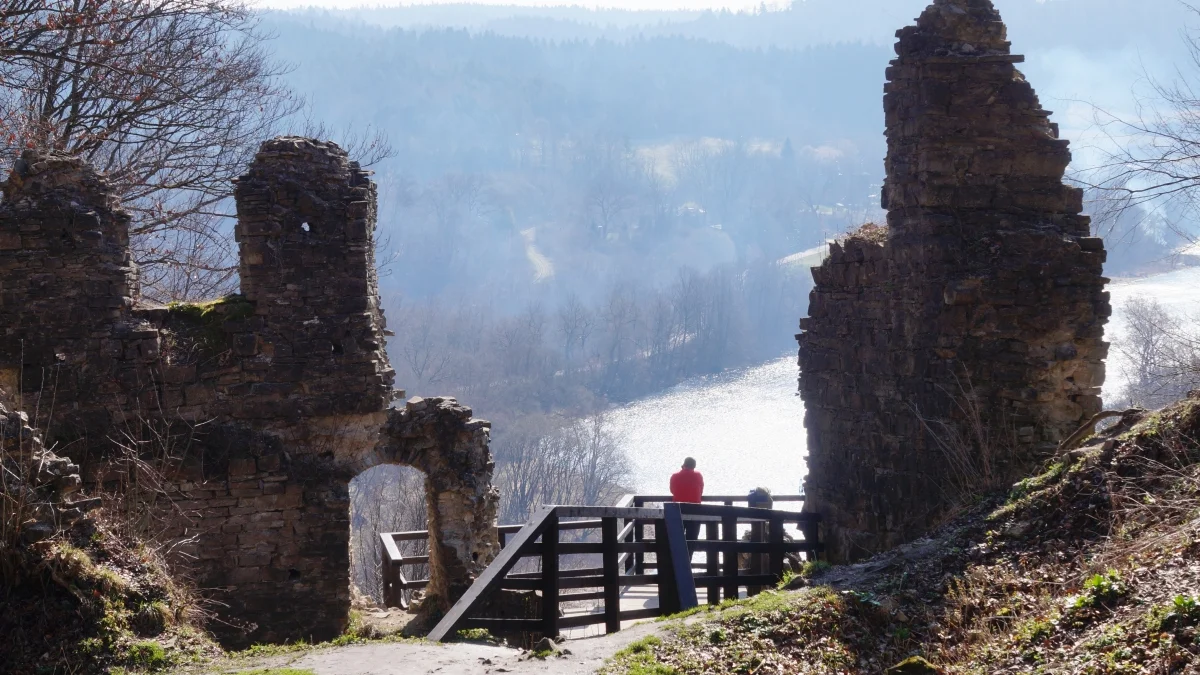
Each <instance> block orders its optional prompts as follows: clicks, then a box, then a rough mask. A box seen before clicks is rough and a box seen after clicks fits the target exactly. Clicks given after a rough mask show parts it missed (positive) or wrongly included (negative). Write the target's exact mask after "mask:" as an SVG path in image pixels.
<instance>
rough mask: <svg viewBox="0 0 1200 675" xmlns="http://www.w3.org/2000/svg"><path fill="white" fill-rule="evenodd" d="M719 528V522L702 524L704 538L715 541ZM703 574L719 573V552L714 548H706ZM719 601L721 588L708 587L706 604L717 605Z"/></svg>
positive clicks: (713, 575)
mask: <svg viewBox="0 0 1200 675" xmlns="http://www.w3.org/2000/svg"><path fill="white" fill-rule="evenodd" d="M719 529H720V523H718V522H716V521H710V522H707V523H705V524H704V539H705V540H706V541H711V542H715V541H717V539H718V538H719V535H718V534H717V531H718V530H719ZM704 563H705V565H704V575H705V576H709V577H718V576H720V575H721V552H720V551H718V550H716V549H712V548H710V549H708V552H707V553H705V554H704ZM720 602H721V589H720V588H719V587H717V586H709V587H708V604H710V605H717V604H720Z"/></svg>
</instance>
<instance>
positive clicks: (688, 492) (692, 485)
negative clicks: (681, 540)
mask: <svg viewBox="0 0 1200 675" xmlns="http://www.w3.org/2000/svg"><path fill="white" fill-rule="evenodd" d="M703 496H704V476H702V475H700V472H699V471H697V470H696V460H694V459H692V458H691V457H688V458H686V459H684V460H683V467H682V468H681V469H680V470H679V471H677V472H675V474H673V475H672V476H671V499H673V500H675V501H677V502H684V503H687V504H699V503H700V502H701V501H702V499H701V498H702V497H703ZM683 531H684V535H685V536H686V538H687V539H688V540H695V539H699V538H700V521H698V520H686V521H684V523H683Z"/></svg>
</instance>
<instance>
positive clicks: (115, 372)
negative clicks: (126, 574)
mask: <svg viewBox="0 0 1200 675" xmlns="http://www.w3.org/2000/svg"><path fill="white" fill-rule="evenodd" d="M235 199H236V202H237V210H238V218H239V220H238V223H237V226H236V235H237V238H238V241H239V244H240V254H241V272H242V275H243V276H242V279H241V281H242V287H243V292H244V295H241V296H231V297H229V298H225V299H223V300H221V301H216V302H213V303H206V304H202V305H186V306H173V307H148V306H139V305H135V303H134V301H133V297H134V296H135V295H136V269H135V268H134V267H133V265H132V264H131V263H130V256H129V249H128V223H129V218H128V216H127V215H126V214H125V213H124V212H122V211H121V209H120V207H119V205H118V204H117V203H116V201H115V200H114V199H113V197H112V193H111V190H110V189H109V187H108V185H107V184H106V183H105V181H104V179H103V177H101V176H98V175H97V174H96V173H95V172H94V171H92V170H91V169H90V168H88V167H87V166H85V165H84V164H83V163H81V162H80V161H78V160H76V159H73V158H69V157H62V156H59V155H53V154H45V153H38V152H29V153H26V155H25V157H24V158H23V160H22V162H21V163H18V165H17V167H16V170H15V171H14V173H13V175H12V176H11V177H10V179H9V181H8V182H7V184H6V185H5V200H4V203H3V204H2V205H0V300H2V302H0V319H3V320H5V321H6V324H5V327H4V329H3V334H2V337H3V341H2V342H0V376H3V381H0V387H4V386H5V384H6V382H7V383H8V384H10V385H12V386H14V387H15V385H16V384H17V383H16V379H18V375H19V374H20V373H22V372H23V373H24V374H25V375H24V381H25V387H24V391H23V393H24V398H25V401H26V406H27V407H28V408H31V409H38V410H41V411H44V417H46V419H44V420H43V421H42V423H41V424H39V425H38V426H40V427H41V428H43V429H49V439H48V440H50V441H52V442H58V443H59V444H60V446H61V447H64V448H65V451H64V452H66V454H68V455H70V458H71V459H72V460H74V461H76V462H77V463H79V464H80V465H82V474H83V482H84V485H85V488H87V489H90V490H93V491H99V490H102V489H104V488H106V487H113V486H116V485H119V484H120V483H121V482H122V481H126V480H128V479H129V476H128V474H127V473H126V472H127V471H128V468H127V467H128V463H122V462H120V461H119V460H120V454H121V453H120V452H118V451H117V449H116V448H115V447H114V444H113V443H112V441H111V439H112V438H120V437H124V436H126V435H128V436H130V437H132V438H136V439H138V440H142V441H150V440H151V439H158V440H154V441H153V442H149V443H147V444H146V445H145V447H146V448H148V449H150V454H153V455H154V456H155V464H156V466H157V467H158V468H159V469H160V470H161V471H163V473H164V474H165V475H166V476H167V479H168V480H167V484H166V486H165V491H166V493H167V494H166V495H165V498H166V499H169V500H170V502H171V503H169V504H168V503H165V502H164V504H163V506H164V508H163V510H162V513H163V514H166V515H165V516H164V517H165V518H166V525H167V532H166V533H165V536H166V537H168V538H170V539H173V540H175V542H176V543H177V545H178V551H179V553H180V554H181V556H180V559H181V560H182V561H186V562H185V563H183V564H186V566H187V567H188V568H189V569H188V572H189V574H190V575H191V576H193V577H194V578H195V579H196V580H197V582H198V584H199V586H200V587H201V588H205V589H210V591H209V592H210V593H211V594H212V595H213V596H214V599H215V600H218V601H219V602H220V603H222V604H221V605H217V606H218V607H221V609H219V610H218V611H219V613H220V614H221V617H220V618H221V622H218V623H214V624H213V625H212V628H213V630H214V631H215V632H216V633H217V634H218V635H219V636H220V637H221V638H222V639H223V640H224V641H225V642H226V643H227V644H229V645H233V646H237V645H245V644H249V643H253V642H272V641H282V640H296V639H305V640H326V639H330V638H333V637H335V636H337V635H338V634H340V633H341V631H342V630H343V629H344V628H345V626H346V622H347V619H348V615H349V606H350V602H349V598H350V588H349V566H350V550H349V539H350V521H349V483H350V480H351V479H352V478H353V477H354V476H355V475H357V474H358V473H359V472H361V471H363V470H365V469H368V468H370V467H372V466H375V465H377V464H380V463H385V462H388V463H402V464H406V465H411V466H415V467H417V468H420V469H422V470H424V471H425V472H426V489H427V493H428V494H429V504H428V514H429V521H430V525H431V527H430V529H431V532H432V534H431V542H430V544H431V549H432V550H433V551H434V554H433V556H432V557H433V561H432V562H433V564H432V565H431V588H430V591H431V595H434V596H435V597H433V599H432V602H431V607H433V608H437V607H443V606H445V605H446V604H448V603H449V602H450V601H452V600H453V599H455V598H456V597H457V594H460V593H461V592H462V591H463V590H465V589H466V588H467V587H468V586H469V585H470V583H471V581H472V580H473V578H474V575H475V574H477V573H478V572H479V571H481V570H482V569H483V568H484V567H485V566H486V565H487V563H488V562H490V560H491V558H492V557H494V555H495V553H496V551H497V550H498V548H499V547H498V546H497V545H496V534H495V529H494V528H495V519H496V493H495V490H494V488H492V487H491V478H492V469H493V465H492V460H491V455H490V453H489V451H488V447H487V444H488V424H487V423H486V422H483V421H481V420H476V419H474V418H473V417H472V416H471V410H470V408H467V407H464V406H461V405H459V404H458V403H457V402H456V401H454V400H453V399H414V400H412V401H410V402H409V404H408V405H407V406H405V407H403V408H401V409H391V408H390V406H391V404H392V403H393V399H394V397H395V396H396V395H397V392H395V391H394V390H393V388H392V385H393V380H394V373H393V371H392V368H391V366H390V364H389V363H388V359H387V354H386V352H385V350H384V343H385V337H384V336H385V330H384V326H385V324H384V317H383V312H382V310H381V309H380V306H379V305H380V302H379V297H378V290H377V287H376V273H375V267H374V259H373V255H374V230H375V213H376V206H375V186H374V184H373V183H371V181H370V180H369V178H368V174H367V173H366V172H364V171H362V170H361V168H360V167H359V166H358V164H357V163H355V162H352V161H350V160H349V159H348V158H347V156H346V153H345V152H344V151H342V150H341V149H340V148H338V147H337V146H336V145H333V144H331V143H323V142H320V141H315V140H312V139H303V138H291V137H285V138H277V139H273V140H271V141H267V142H265V143H264V144H263V145H262V147H261V149H260V152H259V153H258V155H257V156H256V158H255V160H254V162H253V163H252V164H251V166H250V167H249V169H248V171H247V173H246V175H245V176H243V177H241V178H240V179H239V180H238V182H237V185H236V187H235ZM22 340H23V341H24V350H22ZM22 354H23V355H24V357H22ZM43 372H45V373H49V374H50V375H51V377H46V378H43V377H42V376H41V373H43ZM31 373H36V374H37V375H38V377H36V378H34V377H32V375H31ZM34 382H36V383H37V386H33V383H34ZM44 383H49V384H44ZM162 439H168V440H167V441H165V442H164V441H163V440H162Z"/></svg>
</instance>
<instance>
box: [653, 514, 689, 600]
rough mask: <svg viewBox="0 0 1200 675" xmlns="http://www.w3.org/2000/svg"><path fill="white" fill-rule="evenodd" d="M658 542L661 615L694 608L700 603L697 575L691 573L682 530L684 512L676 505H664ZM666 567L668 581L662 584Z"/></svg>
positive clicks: (685, 539) (684, 535)
mask: <svg viewBox="0 0 1200 675" xmlns="http://www.w3.org/2000/svg"><path fill="white" fill-rule="evenodd" d="M658 541H659V542H661V543H659V545H658V546H657V549H658V598H659V600H658V602H659V607H660V608H661V609H662V612H663V614H664V615H665V614H675V613H676V612H682V611H683V610H685V609H691V608H693V607H695V606H696V605H698V604H699V602H698V601H697V600H696V578H695V577H694V576H693V575H692V554H691V552H690V551H689V550H688V545H687V535H686V534H685V533H684V531H683V514H681V513H680V512H679V504H676V503H675V502H668V503H666V504H663V519H662V533H661V534H659V536H658ZM668 570H669V574H668V578H667V579H666V582H667V583H663V582H664V578H663V573H664V572H666V571H668ZM664 591H665V592H664ZM664 601H665V602H666V604H665V605H664V604H663V603H664Z"/></svg>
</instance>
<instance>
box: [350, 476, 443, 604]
mask: <svg viewBox="0 0 1200 675" xmlns="http://www.w3.org/2000/svg"><path fill="white" fill-rule="evenodd" d="M427 521H428V516H427V512H426V504H425V474H424V473H423V472H421V471H420V470H418V469H416V468H414V467H411V466H403V465H399V464H381V465H379V466H375V467H372V468H370V469H367V470H366V471H363V472H362V473H360V474H358V475H357V476H355V477H354V479H353V480H351V481H350V584H351V587H352V589H353V591H352V596H354V597H356V598H361V599H364V600H366V601H367V602H369V603H370V604H373V605H375V606H377V607H387V605H388V603H387V598H386V597H385V594H384V587H383V569H382V560H383V545H382V542H381V540H380V535H381V534H383V533H387V532H411V531H414V530H424V529H427ZM396 545H397V546H398V547H399V548H400V553H401V554H402V555H404V556H405V557H408V556H424V555H428V554H429V544H428V541H400V542H397V543H396ZM404 573H405V575H406V576H407V577H408V578H411V579H428V578H429V565H428V563H426V564H422V565H419V566H417V567H410V568H407V569H405V570H404ZM405 600H406V601H409V602H411V600H412V598H411V597H406V598H405Z"/></svg>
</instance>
